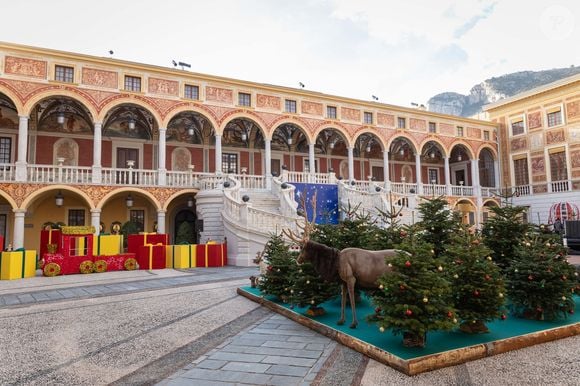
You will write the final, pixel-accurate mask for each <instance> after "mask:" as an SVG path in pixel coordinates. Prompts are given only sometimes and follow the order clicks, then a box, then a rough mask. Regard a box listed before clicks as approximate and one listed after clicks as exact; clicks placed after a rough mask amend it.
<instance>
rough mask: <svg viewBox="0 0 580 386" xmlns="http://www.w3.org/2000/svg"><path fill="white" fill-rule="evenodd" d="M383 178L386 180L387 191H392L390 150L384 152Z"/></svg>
mask: <svg viewBox="0 0 580 386" xmlns="http://www.w3.org/2000/svg"><path fill="white" fill-rule="evenodd" d="M383 178H384V179H385V181H384V183H385V184H384V186H385V189H387V190H390V186H391V181H390V179H391V176H390V170H389V151H388V150H383Z"/></svg>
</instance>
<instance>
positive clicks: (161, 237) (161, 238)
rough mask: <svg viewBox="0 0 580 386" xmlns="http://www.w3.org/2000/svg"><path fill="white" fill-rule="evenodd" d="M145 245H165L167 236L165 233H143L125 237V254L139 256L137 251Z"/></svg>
mask: <svg viewBox="0 0 580 386" xmlns="http://www.w3.org/2000/svg"><path fill="white" fill-rule="evenodd" d="M145 244H161V245H167V234H165V233H144V234H139V235H128V236H127V252H129V253H134V254H136V255H137V256H139V250H140V248H141V247H142V246H144V245H145Z"/></svg>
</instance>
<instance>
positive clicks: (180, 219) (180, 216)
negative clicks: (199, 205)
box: [173, 209, 199, 244]
mask: <svg viewBox="0 0 580 386" xmlns="http://www.w3.org/2000/svg"><path fill="white" fill-rule="evenodd" d="M196 220H197V216H196V215H195V212H194V211H192V210H190V209H181V210H180V211H179V212H177V214H176V215H175V220H174V223H173V230H174V233H173V234H174V244H198V239H199V235H198V231H197V224H196Z"/></svg>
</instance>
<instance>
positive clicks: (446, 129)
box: [439, 123, 455, 135]
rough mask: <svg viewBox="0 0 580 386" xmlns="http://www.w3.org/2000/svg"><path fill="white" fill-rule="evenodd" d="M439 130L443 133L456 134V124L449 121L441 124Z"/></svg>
mask: <svg viewBox="0 0 580 386" xmlns="http://www.w3.org/2000/svg"><path fill="white" fill-rule="evenodd" d="M439 131H440V132H441V134H447V135H455V126H453V125H450V124H448V123H441V124H439Z"/></svg>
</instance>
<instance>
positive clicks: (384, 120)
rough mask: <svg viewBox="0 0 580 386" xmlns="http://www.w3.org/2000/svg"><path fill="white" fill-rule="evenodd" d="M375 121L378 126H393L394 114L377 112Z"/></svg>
mask: <svg viewBox="0 0 580 386" xmlns="http://www.w3.org/2000/svg"><path fill="white" fill-rule="evenodd" d="M377 123H378V124H379V126H386V127H395V116H394V115H391V114H382V113H377Z"/></svg>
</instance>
